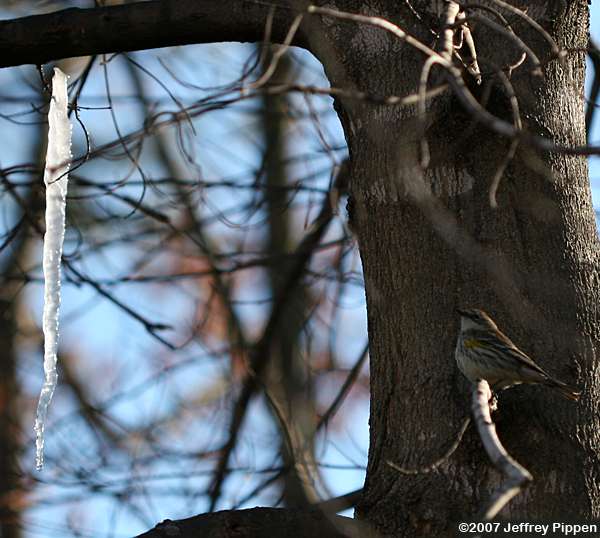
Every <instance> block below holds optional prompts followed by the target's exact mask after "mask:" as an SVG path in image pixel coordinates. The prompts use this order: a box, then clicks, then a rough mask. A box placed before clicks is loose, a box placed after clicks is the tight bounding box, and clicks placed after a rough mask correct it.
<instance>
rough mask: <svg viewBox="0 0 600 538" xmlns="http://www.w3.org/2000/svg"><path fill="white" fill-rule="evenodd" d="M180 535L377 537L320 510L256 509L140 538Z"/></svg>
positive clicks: (166, 525) (175, 524)
mask: <svg viewBox="0 0 600 538" xmlns="http://www.w3.org/2000/svg"><path fill="white" fill-rule="evenodd" d="M164 536H178V537H179V538H186V537H189V538H192V537H194V538H195V537H197V536H252V537H254V538H263V537H264V538H270V537H272V536H285V537H286V538H304V537H306V536H319V537H321V538H343V537H353V538H354V537H357V538H358V537H359V536H360V537H361V538H367V537H369V536H375V534H373V533H370V532H369V530H368V529H367V527H366V526H365V524H364V523H361V522H359V521H355V520H353V519H349V518H346V517H341V516H334V515H327V514H325V513H324V512H322V511H321V510H290V509H282V508H253V509H252V510H228V511H224V512H214V513H211V514H201V515H198V516H194V517H190V518H188V519H181V520H179V521H171V520H166V521H163V522H162V523H159V524H158V525H157V526H156V527H155V528H154V529H152V530H150V531H148V532H145V533H144V534H141V535H140V536H139V537H138V538H151V537H156V538H159V537H160V538H163V537H164Z"/></svg>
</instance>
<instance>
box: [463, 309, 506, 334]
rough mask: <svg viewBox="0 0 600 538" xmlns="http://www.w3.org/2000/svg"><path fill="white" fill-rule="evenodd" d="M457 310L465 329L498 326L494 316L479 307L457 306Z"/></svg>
mask: <svg viewBox="0 0 600 538" xmlns="http://www.w3.org/2000/svg"><path fill="white" fill-rule="evenodd" d="M456 311H457V312H458V313H459V314H460V322H461V327H462V329H463V330H464V329H472V328H490V327H492V328H494V329H496V328H497V327H496V324H495V323H494V322H493V321H492V318H490V316H488V315H487V314H486V313H485V312H484V311H483V310H480V309H479V308H457V309H456Z"/></svg>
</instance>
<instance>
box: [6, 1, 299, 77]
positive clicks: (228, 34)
mask: <svg viewBox="0 0 600 538" xmlns="http://www.w3.org/2000/svg"><path fill="white" fill-rule="evenodd" d="M273 4H277V2H276V1H272V2H269V3H257V2H252V1H251V0H220V1H215V0H154V1H151V2H137V3H133V4H125V5H120V6H108V7H99V8H92V9H77V8H71V9H64V10H62V11H56V12H54V13H48V14H46V15H34V16H31V17H23V18H20V19H13V20H6V21H0V67H9V66H13V65H22V64H37V65H39V64H43V63H46V62H49V61H51V60H59V59H61V58H69V57H73V56H85V55H90V54H103V53H114V52H125V51H133V50H143V49H155V48H158V47H172V46H176V45H189V44H194V43H220V42H225V41H240V42H256V41H262V40H263V38H264V34H265V25H266V22H267V20H268V18H269V12H270V10H271V8H272V6H273ZM278 5H279V6H280V7H278V8H277V9H275V10H274V12H273V24H272V31H271V36H270V40H271V41H272V42H274V43H280V42H283V40H284V39H285V36H286V33H287V31H288V29H289V27H290V25H291V24H292V21H293V19H294V16H295V15H297V13H295V12H294V11H292V10H291V9H290V8H289V7H288V5H287V3H286V2H285V1H283V0H279V4H278ZM292 44H293V45H296V46H300V47H306V43H305V40H304V38H303V36H302V35H301V34H300V33H298V34H297V35H296V36H295V38H294V40H293V41H292Z"/></svg>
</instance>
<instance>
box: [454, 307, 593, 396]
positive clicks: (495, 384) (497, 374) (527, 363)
mask: <svg viewBox="0 0 600 538" xmlns="http://www.w3.org/2000/svg"><path fill="white" fill-rule="evenodd" d="M458 313H459V314H460V316H461V320H460V333H459V335H458V341H457V343H456V363H457V364H458V367H459V369H460V371H461V372H462V373H463V374H464V375H465V377H466V378H467V379H469V381H471V382H472V383H475V382H477V381H478V380H479V379H485V380H486V381H487V382H488V383H489V385H490V387H491V388H492V390H494V391H499V390H502V389H506V388H508V387H512V386H513V385H520V384H521V383H529V384H533V383H539V384H541V385H547V386H549V387H552V388H555V389H558V390H559V391H560V393H561V394H562V395H563V396H565V397H566V398H569V399H570V400H577V399H578V398H579V395H580V394H581V393H580V392H577V391H576V390H575V389H573V388H572V387H570V386H569V385H567V384H566V383H563V382H562V381H559V380H558V379H554V378H553V377H552V376H551V375H550V374H548V373H546V372H545V371H544V370H542V369H541V368H540V367H539V366H538V365H537V364H536V363H535V362H534V361H533V360H532V359H531V358H530V357H528V356H527V355H525V353H523V352H522V351H521V350H520V349H519V348H518V347H517V346H515V344H513V343H512V341H511V340H510V338H508V336H506V335H505V334H503V333H502V332H500V331H499V330H498V327H497V326H496V324H495V323H494V322H493V321H492V319H491V318H490V317H489V316H488V315H487V314H486V313H485V312H484V311H483V310H477V309H476V308H471V309H468V310H461V309H459V310H458Z"/></svg>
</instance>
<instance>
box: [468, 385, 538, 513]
mask: <svg viewBox="0 0 600 538" xmlns="http://www.w3.org/2000/svg"><path fill="white" fill-rule="evenodd" d="M491 398H492V391H491V390H490V386H489V385H488V382H487V381H485V380H480V381H479V383H477V385H476V387H475V388H474V389H473V403H472V408H473V417H474V418H475V424H476V425H477V431H478V432H479V436H480V437H481V442H482V443H483V448H485V451H486V452H487V454H488V456H489V458H490V460H491V461H492V463H493V464H494V467H496V469H498V470H499V471H500V472H501V473H502V474H504V475H506V477H507V479H506V481H505V482H504V483H502V484H501V485H500V487H499V488H498V489H497V490H496V492H494V494H493V495H492V497H491V501H490V504H489V506H488V507H487V508H486V509H485V510H484V511H483V515H482V519H484V520H487V521H490V520H492V519H494V517H496V515H497V514H498V512H500V510H502V508H504V507H505V506H506V505H507V504H508V503H509V502H510V500H511V499H512V498H513V497H514V496H515V495H517V494H518V493H519V492H520V491H521V489H522V488H523V487H525V486H526V485H527V483H528V482H531V481H532V480H533V477H532V476H531V474H530V473H529V471H528V470H527V469H525V467H523V466H522V465H520V464H519V463H518V462H517V461H515V460H514V459H513V458H512V457H511V456H510V454H509V453H508V452H507V451H506V449H505V448H504V447H503V446H502V443H500V439H498V435H497V434H496V427H495V426H494V423H493V422H492V418H491V416H490V406H489V401H490V399H491Z"/></svg>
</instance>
